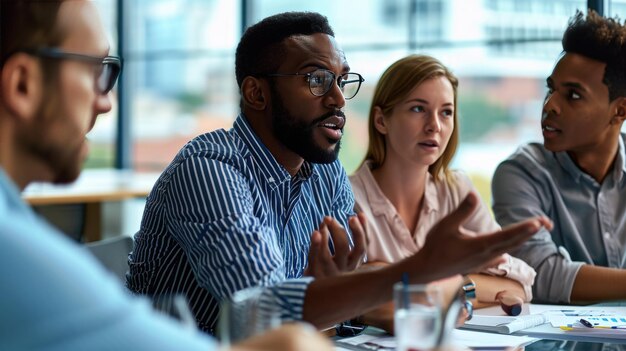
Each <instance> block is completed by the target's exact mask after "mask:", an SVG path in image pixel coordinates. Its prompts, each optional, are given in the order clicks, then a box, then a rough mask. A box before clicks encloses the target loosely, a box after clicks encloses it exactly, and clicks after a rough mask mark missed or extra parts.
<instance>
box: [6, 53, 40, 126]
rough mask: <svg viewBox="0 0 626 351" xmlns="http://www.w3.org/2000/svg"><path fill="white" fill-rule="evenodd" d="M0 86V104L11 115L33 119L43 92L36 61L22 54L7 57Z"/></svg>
mask: <svg viewBox="0 0 626 351" xmlns="http://www.w3.org/2000/svg"><path fill="white" fill-rule="evenodd" d="M0 86H1V88H2V91H1V96H2V103H3V105H4V106H5V108H6V109H7V110H8V111H9V112H10V113H11V114H12V115H14V116H15V117H17V118H20V119H31V118H33V116H34V115H35V113H36V111H37V110H38V109H39V103H40V100H41V95H42V90H43V77H42V70H41V67H40V65H39V64H38V63H37V62H36V60H34V59H33V58H32V57H31V56H29V55H27V54H24V53H17V54H14V55H12V56H11V57H9V58H8V59H7V60H6V62H5V63H4V66H2V73H1V75H0Z"/></svg>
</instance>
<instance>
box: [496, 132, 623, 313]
mask: <svg viewBox="0 0 626 351" xmlns="http://www.w3.org/2000/svg"><path fill="white" fill-rule="evenodd" d="M625 138H626V135H625V134H621V135H620V138H619V149H618V153H617V157H616V158H615V163H614V164H613V169H612V170H611V171H610V172H609V174H608V175H607V177H606V178H605V179H604V181H603V182H602V184H599V183H598V182H597V181H596V180H595V179H593V178H592V177H591V176H589V175H588V174H586V173H584V172H583V171H581V170H580V169H579V168H578V166H576V164H575V163H574V162H573V161H572V159H571V158H570V157H569V155H568V154H567V153H566V152H551V151H548V150H546V149H545V148H544V147H543V145H542V144H538V143H531V144H528V145H525V146H522V147H520V148H519V149H518V150H517V151H516V152H515V153H514V154H513V155H511V156H510V157H509V158H508V159H507V160H506V161H504V162H502V163H501V164H500V165H499V166H498V168H497V169H496V172H495V174H494V178H493V182H492V192H493V211H494V215H495V217H496V220H497V221H498V222H499V223H500V225H502V226H506V225H508V224H512V223H515V222H517V221H520V220H523V219H526V218H529V217H532V216H536V215H546V216H548V217H549V218H550V219H552V220H553V221H554V229H553V230H552V231H551V232H548V231H547V230H545V229H542V230H541V231H540V232H539V233H537V234H536V235H535V236H534V237H532V238H531V239H530V240H528V241H527V242H526V243H525V244H524V245H522V246H521V247H520V248H519V249H517V250H516V251H513V252H511V254H512V255H514V256H516V257H519V258H521V259H523V260H525V261H526V262H527V263H528V264H529V265H530V266H532V267H533V268H534V269H535V270H536V271H537V278H536V281H535V285H534V287H533V295H534V301H537V302H550V303H567V302H570V294H571V291H572V286H573V284H574V280H575V278H576V274H577V273H578V269H579V268H580V266H581V265H582V264H593V265H597V266H606V267H615V268H624V266H625V263H626V262H625V260H626V256H625V254H624V251H625V249H626V215H625V214H626V179H625V177H624V173H625V172H626V164H625V162H624V160H625V154H624V139H625ZM616 283H617V282H616ZM623 284H626V282H623ZM605 288H607V289H610V287H605Z"/></svg>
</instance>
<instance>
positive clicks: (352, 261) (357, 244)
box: [347, 212, 367, 270]
mask: <svg viewBox="0 0 626 351" xmlns="http://www.w3.org/2000/svg"><path fill="white" fill-rule="evenodd" d="M365 221H366V218H365V214H364V213H363V212H359V213H358V214H357V215H356V216H353V217H350V219H349V220H348V224H349V225H350V231H351V232H352V242H353V243H354V247H353V248H352V251H351V252H350V254H349V255H348V262H347V269H349V270H353V269H355V268H357V267H358V266H359V264H361V262H363V257H364V256H365V247H366V246H367V244H366V239H365Z"/></svg>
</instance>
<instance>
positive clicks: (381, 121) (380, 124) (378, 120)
mask: <svg viewBox="0 0 626 351" xmlns="http://www.w3.org/2000/svg"><path fill="white" fill-rule="evenodd" d="M374 127H375V128H376V130H377V131H378V132H379V133H380V134H383V135H385V134H387V125H386V124H385V115H384V114H383V110H382V109H381V108H380V106H375V107H374Z"/></svg>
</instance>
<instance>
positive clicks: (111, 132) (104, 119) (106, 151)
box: [85, 0, 118, 168]
mask: <svg viewBox="0 0 626 351" xmlns="http://www.w3.org/2000/svg"><path fill="white" fill-rule="evenodd" d="M94 3H95V4H96V7H97V8H98V11H99V12H100V17H102V22H103V25H104V28H105V30H106V31H107V35H108V38H109V43H110V44H111V54H112V55H117V54H118V53H117V32H116V27H117V21H116V19H117V6H116V4H117V3H116V1H115V0H96V1H94ZM111 100H112V103H113V108H112V109H111V111H110V112H109V113H106V114H104V115H101V116H100V117H98V119H97V120H96V124H95V125H94V128H93V130H92V131H91V132H90V133H89V135H88V138H89V139H90V142H91V143H90V147H91V148H90V152H89V158H88V159H87V161H86V162H85V167H86V168H112V167H113V166H114V164H115V159H114V155H115V139H116V133H117V130H116V125H117V118H118V103H117V102H118V99H117V89H115V90H113V92H112V93H111Z"/></svg>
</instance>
